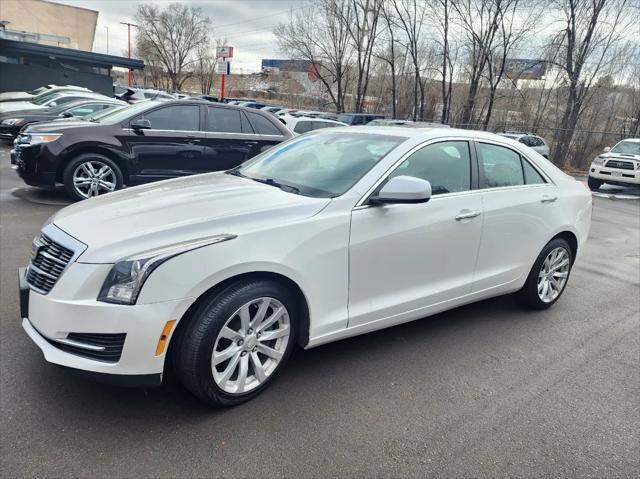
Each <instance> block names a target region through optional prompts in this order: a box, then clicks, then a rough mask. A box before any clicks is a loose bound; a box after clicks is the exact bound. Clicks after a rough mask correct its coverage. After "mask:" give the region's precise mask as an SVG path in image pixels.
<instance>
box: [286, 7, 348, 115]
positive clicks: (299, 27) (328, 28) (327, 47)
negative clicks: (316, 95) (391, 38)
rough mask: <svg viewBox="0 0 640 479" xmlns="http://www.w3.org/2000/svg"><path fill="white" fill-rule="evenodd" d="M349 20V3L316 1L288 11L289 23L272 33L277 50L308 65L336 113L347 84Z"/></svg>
mask: <svg viewBox="0 0 640 479" xmlns="http://www.w3.org/2000/svg"><path fill="white" fill-rule="evenodd" d="M352 21H353V8H352V4H351V2H346V1H344V0H317V1H316V2H314V3H313V4H309V5H307V6H305V7H303V8H300V9H298V10H296V11H292V12H291V16H290V18H289V21H288V22H286V23H281V24H279V25H278V26H277V27H276V28H275V30H274V34H275V36H276V38H277V41H278V45H279V47H280V50H282V51H283V52H286V53H287V54H288V55H290V56H292V57H294V58H300V59H303V60H308V61H309V62H310V63H311V64H312V66H313V68H314V69H315V73H316V75H317V77H318V80H319V81H320V83H321V84H322V85H323V87H324V90H325V92H326V93H327V95H328V96H329V97H330V98H331V102H332V103H333V105H334V106H335V109H336V110H337V111H338V112H342V111H344V107H345V96H346V90H347V87H348V85H349V63H350V60H351V56H352V50H353V49H352V47H351V43H350V33H349V26H350V23H351V22H352Z"/></svg>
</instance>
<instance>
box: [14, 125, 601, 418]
mask: <svg viewBox="0 0 640 479" xmlns="http://www.w3.org/2000/svg"><path fill="white" fill-rule="evenodd" d="M590 220H591V194H590V192H589V191H588V189H587V188H586V187H585V186H584V185H583V184H581V183H579V182H577V181H575V180H574V179H572V178H571V177H569V176H567V175H566V174H564V173H563V172H561V171H560V170H558V169H557V168H555V167H554V166H553V165H551V163H550V162H548V161H546V160H544V159H543V158H542V157H541V156H539V155H538V154H537V153H535V152H533V151H532V150H531V149H529V148H527V147H525V146H524V145H522V144H520V143H518V142H516V141H512V140H509V139H507V138H504V137H500V136H496V135H493V134H488V133H480V132H474V131H464V130H453V129H442V128H434V129H431V130H425V129H419V130H418V129H415V130H414V129H404V128H385V127H350V128H330V129H325V130H319V131H317V132H312V133H310V134H307V135H303V136H300V137H297V138H295V139H292V140H290V141H288V142H286V143H283V144H281V145H279V146H277V147H275V148H272V149H270V150H268V151H267V152H265V153H263V154H262V155H259V156H257V157H255V158H254V159H252V160H250V161H249V162H247V163H245V164H244V165H242V166H240V167H238V168H236V169H234V170H230V171H227V172H223V173H212V174H205V175H199V176H192V177H187V178H179V179H174V180H169V181H164V182H160V183H153V184H150V185H145V186H141V187H137V188H131V189H127V190H123V191H119V192H116V193H112V194H109V195H106V196H104V197H103V196H101V197H98V198H95V199H91V200H89V201H83V202H81V203H77V204H75V205H72V206H69V207H67V208H65V209H63V210H61V211H60V212H59V213H57V214H56V215H55V216H54V217H52V218H51V219H50V220H49V221H48V223H47V224H46V225H45V226H44V227H43V229H42V232H41V233H40V235H39V236H38V237H37V238H36V239H35V240H34V242H33V248H32V256H31V261H30V264H29V266H28V267H27V268H26V270H25V269H23V270H21V271H20V274H19V277H20V299H21V313H22V317H23V322H22V324H23V327H24V329H25V330H26V332H27V334H28V335H29V336H30V337H31V339H32V340H33V341H34V342H35V343H36V344H37V345H38V346H39V347H40V349H41V350H42V351H43V353H44V356H45V358H46V360H47V361H49V362H52V363H55V364H59V365H62V366H66V367H69V368H73V369H76V370H82V371H83V372H84V373H87V374H89V375H92V376H97V377H99V378H101V379H102V380H105V381H110V382H114V383H118V384H128V385H142V386H144V385H154V384H159V383H160V382H161V381H162V375H163V371H164V369H165V367H166V366H167V365H168V364H169V363H171V364H172V366H173V367H174V369H175V371H176V373H177V376H178V377H179V378H180V380H181V381H182V382H183V383H184V385H185V386H186V387H187V388H188V389H189V390H191V391H192V392H193V393H194V394H195V395H196V396H197V397H198V398H200V399H201V400H202V401H205V402H207V403H209V404H212V405H217V406H230V405H234V404H238V403H241V402H243V401H246V400H248V399H250V398H252V397H253V396H255V395H256V394H258V393H260V392H261V391H262V390H264V389H265V388H266V387H267V386H268V385H269V383H270V382H271V381H272V380H273V379H274V378H275V376H276V375H277V374H278V373H279V372H280V371H281V370H282V368H283V367H284V365H285V363H286V361H287V358H288V357H289V355H290V353H291V350H292V348H293V347H294V346H295V345H299V346H302V347H304V348H311V347H314V346H318V345H321V344H324V343H328V342H331V341H336V340H339V339H342V338H346V337H349V336H355V335H358V334H363V333H366V332H369V331H373V330H377V329H381V328H386V327H389V326H393V325H396V324H399V323H403V322H406V321H412V320H415V319H419V318H424V317H425V316H429V315H431V314H434V313H438V312H440V311H444V310H447V309H451V308H455V307H457V306H460V305H463V304H467V303H471V302H473V301H478V300H481V299H485V298H489V297H492V296H497V295H502V294H507V293H516V294H517V296H518V298H519V299H520V300H521V301H522V303H523V304H524V305H526V306H528V307H531V308H536V309H543V308H548V307H549V306H551V305H552V304H553V303H555V302H556V301H557V300H558V299H559V298H560V296H561V295H562V292H563V290H564V289H565V287H566V285H567V281H568V279H569V274H570V272H571V267H572V265H573V262H574V260H575V258H576V254H577V253H578V252H579V251H580V250H581V248H582V246H583V244H584V242H585V240H586V238H587V235H588V232H589V226H590Z"/></svg>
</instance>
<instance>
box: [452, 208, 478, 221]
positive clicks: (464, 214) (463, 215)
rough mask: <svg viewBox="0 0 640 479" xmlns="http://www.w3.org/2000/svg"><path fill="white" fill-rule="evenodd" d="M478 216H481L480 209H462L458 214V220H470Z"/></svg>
mask: <svg viewBox="0 0 640 479" xmlns="http://www.w3.org/2000/svg"><path fill="white" fill-rule="evenodd" d="M476 216H480V212H479V211H469V210H462V211H461V212H460V214H459V215H458V216H456V221H462V220H468V219H471V218H475V217H476Z"/></svg>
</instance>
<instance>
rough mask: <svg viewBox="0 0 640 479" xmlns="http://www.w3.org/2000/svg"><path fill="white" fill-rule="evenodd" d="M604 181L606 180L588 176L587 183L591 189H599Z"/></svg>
mask: <svg viewBox="0 0 640 479" xmlns="http://www.w3.org/2000/svg"><path fill="white" fill-rule="evenodd" d="M603 183H604V181H602V180H598V179H596V178H592V177H591V176H590V177H589V178H587V185H588V186H589V189H590V190H597V189H598V188H600V187H601V186H602V184H603Z"/></svg>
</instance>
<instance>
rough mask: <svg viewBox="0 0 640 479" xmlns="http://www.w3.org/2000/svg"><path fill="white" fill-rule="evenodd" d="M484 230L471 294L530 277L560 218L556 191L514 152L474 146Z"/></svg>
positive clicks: (494, 146)
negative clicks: (531, 270) (534, 262)
mask: <svg viewBox="0 0 640 479" xmlns="http://www.w3.org/2000/svg"><path fill="white" fill-rule="evenodd" d="M476 149H477V157H478V166H479V180H480V187H481V191H482V203H483V227H482V240H481V242H480V251H479V254H478V265H477V268H476V274H475V281H474V285H473V290H474V291H475V292H478V291H484V290H492V289H499V290H500V289H504V290H505V291H506V290H509V289H510V288H511V287H512V286H513V284H514V283H517V282H519V281H520V280H522V279H523V277H526V275H528V274H529V270H530V269H531V266H532V264H533V261H534V260H535V258H536V257H537V255H538V253H539V252H540V251H541V249H542V247H543V246H544V245H545V242H546V241H547V240H548V238H549V237H550V235H551V234H552V233H551V227H550V225H553V224H558V222H557V221H555V220H554V219H553V217H554V216H556V215H558V213H559V212H558V211H557V208H558V206H559V205H558V203H557V201H556V200H557V198H558V190H557V187H556V186H555V185H554V184H553V183H552V182H551V181H550V180H549V179H548V178H546V177H545V176H544V175H543V173H542V172H541V171H539V170H538V169H537V168H536V167H535V166H534V165H533V163H532V162H530V161H528V160H527V159H526V158H525V157H524V156H523V155H521V154H520V153H519V152H518V151H516V150H515V149H512V148H510V147H509V146H506V145H501V144H495V143H491V142H477V143H476Z"/></svg>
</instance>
